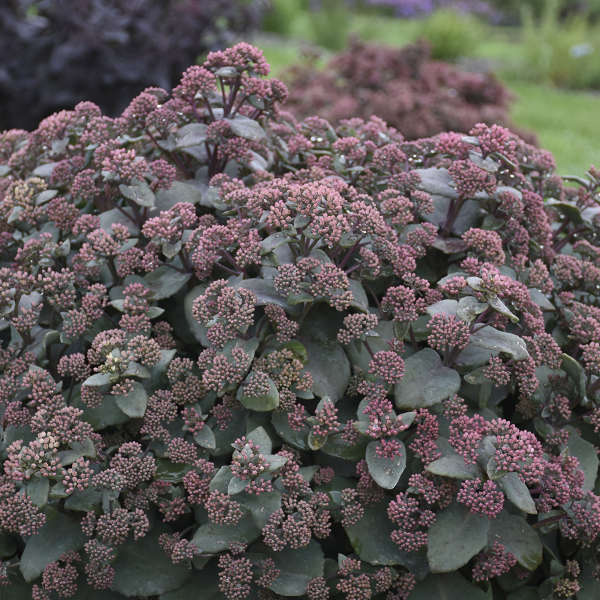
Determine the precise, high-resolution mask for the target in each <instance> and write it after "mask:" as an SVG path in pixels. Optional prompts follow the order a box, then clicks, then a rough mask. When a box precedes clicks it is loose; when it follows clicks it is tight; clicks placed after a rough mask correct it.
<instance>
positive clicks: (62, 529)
mask: <svg viewBox="0 0 600 600" xmlns="http://www.w3.org/2000/svg"><path fill="white" fill-rule="evenodd" d="M45 512H46V523H45V524H44V525H43V526H42V528H41V529H40V531H39V533H37V534H36V535H32V536H31V537H30V538H29V539H28V540H27V543H26V544H25V550H23V554H22V556H21V563H20V565H19V568H20V569H21V573H22V574H23V577H24V578H25V581H33V580H34V579H37V577H39V576H40V575H41V574H42V571H43V570H44V569H45V568H46V566H47V565H49V564H50V563H51V562H54V561H55V560H57V559H58V558H59V557H60V556H61V555H62V554H64V553H65V552H70V551H72V550H79V549H80V548H81V547H82V546H83V544H84V542H85V541H86V537H85V535H84V534H83V531H81V526H80V524H79V521H78V520H77V519H73V518H71V517H70V516H68V515H66V514H64V513H60V512H58V511H56V510H54V509H49V508H48V509H46V511H45Z"/></svg>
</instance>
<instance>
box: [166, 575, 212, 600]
mask: <svg viewBox="0 0 600 600" xmlns="http://www.w3.org/2000/svg"><path fill="white" fill-rule="evenodd" d="M159 600H223V594H222V593H221V591H220V590H219V579H218V578H217V571H216V569H203V570H202V571H192V572H191V573H190V577H189V579H188V580H187V581H186V582H185V583H184V584H183V586H181V587H180V588H177V589H176V590H171V591H170V592H165V593H164V594H161V595H160V596H159Z"/></svg>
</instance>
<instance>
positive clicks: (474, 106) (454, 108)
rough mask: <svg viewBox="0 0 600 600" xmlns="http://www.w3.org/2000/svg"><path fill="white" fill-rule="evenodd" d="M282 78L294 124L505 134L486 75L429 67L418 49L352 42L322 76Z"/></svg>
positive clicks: (297, 72)
mask: <svg viewBox="0 0 600 600" xmlns="http://www.w3.org/2000/svg"><path fill="white" fill-rule="evenodd" d="M284 78H285V81H286V83H287V84H288V86H289V89H290V98H289V101H288V105H287V108H288V110H290V111H291V112H293V113H294V115H295V116H296V117H297V118H304V117H308V116H311V115H313V114H318V115H319V116H320V117H322V118H325V119H327V120H329V121H330V122H331V123H333V124H334V125H336V124H338V123H339V122H340V121H341V120H343V119H350V118H356V117H361V118H363V119H365V120H368V119H369V118H370V117H371V116H372V115H376V116H378V117H380V118H382V119H384V120H385V121H386V122H387V124H388V125H390V126H392V127H395V128H396V129H398V130H399V131H401V132H402V135H403V136H404V137H405V138H406V139H418V138H422V137H426V136H432V135H435V134H438V133H442V132H445V131H460V132H463V133H466V132H468V131H469V130H470V129H471V128H472V127H473V126H474V125H476V124H477V123H488V124H490V125H491V124H501V125H505V126H510V119H509V116H508V106H509V104H510V100H511V96H510V93H509V92H508V90H507V89H506V88H505V87H504V86H503V85H502V84H501V83H500V82H499V81H498V80H497V79H496V78H495V77H494V76H493V75H492V74H489V73H471V72H468V71H465V70H463V69H461V68H460V67H457V66H456V65H453V64H449V63H445V62H442V61H439V60H431V57H430V48H429V46H428V44H427V43H426V42H424V41H421V42H418V43H416V44H411V45H408V46H405V47H404V48H401V49H399V48H391V47H387V46H382V45H378V44H368V43H365V42H361V41H359V40H354V41H353V42H352V43H351V45H350V47H349V48H348V49H347V50H344V51H343V52H340V53H339V54H336V55H335V56H334V57H333V58H332V59H331V60H330V61H329V62H328V63H327V65H326V66H325V67H324V68H323V69H318V68H316V66H315V65H314V64H313V62H312V61H311V60H310V59H309V60H308V61H307V62H305V63H299V64H297V65H294V66H292V67H291V68H290V69H288V71H287V72H286V73H284ZM521 135H525V137H526V140H527V141H529V142H532V141H533V140H534V137H533V135H532V134H531V133H521Z"/></svg>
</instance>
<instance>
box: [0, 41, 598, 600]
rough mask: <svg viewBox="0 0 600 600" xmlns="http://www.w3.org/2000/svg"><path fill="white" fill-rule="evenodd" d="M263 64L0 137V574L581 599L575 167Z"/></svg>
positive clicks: (590, 445)
mask: <svg viewBox="0 0 600 600" xmlns="http://www.w3.org/2000/svg"><path fill="white" fill-rule="evenodd" d="M267 73H268V65H267V64H266V63H265V61H264V59H263V57H262V55H261V53H260V52H259V51H258V50H256V49H255V48H252V47H251V46H248V45H247V44H239V45H237V46H235V47H233V48H230V49H228V50H226V51H223V52H216V53H211V54H209V55H208V58H207V60H206V62H205V63H204V65H203V66H193V67H190V68H189V69H188V70H187V71H186V72H185V73H184V74H183V77H182V79H181V82H180V83H179V85H177V86H176V87H175V88H174V89H173V91H172V93H170V94H169V93H168V92H167V91H165V90H162V89H159V88H150V89H147V90H145V91H144V92H142V93H141V94H140V95H138V96H137V97H136V98H134V99H133V100H132V101H131V103H130V104H129V106H128V107H127V108H126V109H125V111H124V112H123V114H122V116H121V117H119V118H115V119H113V118H109V117H106V116H103V115H102V113H101V111H100V109H99V108H98V107H97V106H96V105H95V104H92V103H91V102H83V103H80V104H78V105H77V106H76V107H75V109H74V110H72V111H63V112H59V113H57V114H55V115H53V116H51V117H49V118H47V119H45V120H44V121H42V122H41V123H40V125H39V127H38V128H37V129H36V130H35V131H33V132H31V133H28V132H25V131H21V130H10V131H6V132H4V133H3V134H2V135H1V136H0V164H1V167H0V173H1V174H2V175H1V177H0V193H1V198H2V200H1V202H0V282H1V283H0V317H1V320H0V328H1V331H0V340H1V342H2V347H1V349H0V365H1V373H2V374H1V379H0V405H1V407H2V408H1V415H2V417H1V425H2V437H1V445H0V452H1V454H0V459H1V462H2V473H1V474H0V556H1V559H2V563H0V581H1V583H2V584H3V585H5V586H8V587H6V588H3V592H4V591H6V592H7V594H8V596H7V597H10V598H11V599H13V598H15V599H17V600H20V599H25V598H33V600H55V599H57V598H95V599H96V598H97V599H108V600H118V599H120V598H121V599H122V598H124V597H135V598H148V597H151V598H156V597H158V598H160V600H185V599H186V598H197V597H199V596H198V595H199V594H200V595H201V597H202V598H203V599H208V600H210V599H211V598H215V599H217V598H227V599H228V600H242V599H245V598H260V599H268V598H271V599H276V598H282V597H305V598H308V599H309V600H325V599H327V598H340V599H346V600H362V599H365V600H366V599H369V598H381V599H384V598H385V599H386V600H406V599H410V600H425V599H427V600H429V599H431V598H439V597H444V598H449V599H450V600H455V599H456V600H459V599H460V600H462V599H464V598H469V599H470V600H471V599H473V600H478V599H482V600H483V599H484V598H496V599H504V598H507V599H510V600H518V599H522V598H526V599H528V598H568V597H572V596H573V595H574V594H576V593H577V594H578V597H579V598H593V597H595V596H596V595H597V591H598V586H600V583H599V581H598V578H599V577H600V573H599V572H598V562H599V560H598V559H599V554H598V552H599V550H598V549H599V544H600V497H599V495H598V492H599V491H600V490H599V487H598V483H597V470H598V457H597V446H598V432H599V430H600V379H599V377H600V312H599V310H600V309H599V308H598V307H597V298H598V296H597V294H598V285H599V284H600V265H599V261H600V248H599V247H598V246H597V245H596V244H597V235H598V225H599V224H598V214H599V209H598V206H597V200H598V193H597V190H598V187H599V185H600V173H599V172H598V171H597V170H595V169H591V170H590V172H589V174H588V176H587V177H586V178H581V179H577V180H576V183H577V184H578V187H566V186H564V185H563V183H562V180H561V179H560V178H559V177H557V176H556V175H555V174H554V163H553V160H552V157H551V156H550V155H549V154H548V153H547V152H545V151H543V150H539V149H537V148H535V147H532V146H529V145H527V144H526V143H525V142H523V141H522V140H521V139H519V138H518V137H516V136H515V135H514V134H512V133H510V132H509V131H508V130H506V129H503V128H502V127H499V126H495V125H494V126H491V127H490V126H486V125H483V124H478V125H476V126H475V127H474V128H473V129H472V130H471V132H470V134H469V135H468V136H464V135H461V134H457V133H442V134H440V135H438V136H436V137H431V138H425V139H420V140H417V141H406V140H405V139H404V138H403V137H402V135H401V134H400V133H399V132H397V131H396V130H395V129H393V128H391V127H389V126H388V125H386V124H385V123H384V122H383V121H381V120H380V119H378V118H371V119H369V120H367V121H365V120H361V119H358V118H355V119H350V120H346V121H342V122H341V123H340V124H339V126H338V127H336V128H334V127H332V126H331V125H330V124H329V123H328V122H327V121H326V120H324V119H322V118H320V117H311V118H308V119H306V120H305V121H303V122H301V123H297V122H296V121H295V120H294V118H293V117H291V116H290V115H289V114H286V113H284V112H282V111H281V110H280V108H279V106H278V105H279V103H280V102H281V101H282V100H284V99H285V96H286V89H285V87H284V86H283V85H282V84H281V83H280V82H278V81H276V80H268V79H264V78H263V76H265V75H267ZM0 589H2V588H0Z"/></svg>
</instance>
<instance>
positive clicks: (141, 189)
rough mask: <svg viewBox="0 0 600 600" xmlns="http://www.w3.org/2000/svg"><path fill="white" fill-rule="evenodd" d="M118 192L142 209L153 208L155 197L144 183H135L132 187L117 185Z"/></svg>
mask: <svg viewBox="0 0 600 600" xmlns="http://www.w3.org/2000/svg"><path fill="white" fill-rule="evenodd" d="M119 191H120V192H121V194H123V196H125V198H127V199H128V200H131V201H132V202H135V203H136V204H137V205H138V206H143V207H144V208H153V207H154V201H155V196H154V192H153V191H152V190H151V189H150V186H149V185H148V184H147V183H146V182H145V181H137V182H136V183H135V184H133V185H124V184H121V185H119Z"/></svg>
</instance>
